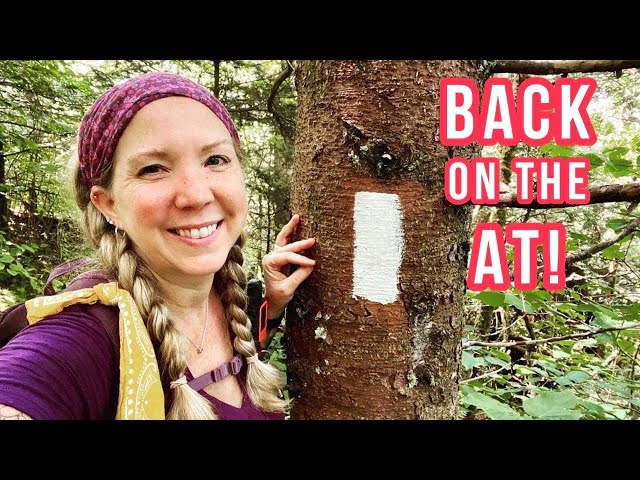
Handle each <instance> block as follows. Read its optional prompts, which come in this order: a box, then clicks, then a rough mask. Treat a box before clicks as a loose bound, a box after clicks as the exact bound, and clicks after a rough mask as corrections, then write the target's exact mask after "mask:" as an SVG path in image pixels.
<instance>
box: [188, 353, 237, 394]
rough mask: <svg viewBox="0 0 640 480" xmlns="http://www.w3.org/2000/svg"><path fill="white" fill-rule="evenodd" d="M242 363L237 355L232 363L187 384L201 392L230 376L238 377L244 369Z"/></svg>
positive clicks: (225, 364) (227, 363) (224, 364)
mask: <svg viewBox="0 0 640 480" xmlns="http://www.w3.org/2000/svg"><path fill="white" fill-rule="evenodd" d="M242 363H243V362H242V357H241V356H240V355H236V356H234V357H233V358H232V359H231V361H230V362H225V363H223V364H222V365H220V366H219V367H216V368H214V369H213V370H211V371H210V372H207V373H205V374H203V375H200V376H199V377H197V378H194V379H193V380H191V381H189V382H187V385H189V386H190V387H191V388H193V389H194V390H196V391H200V390H202V389H204V388H205V387H207V386H209V385H211V384H212V383H214V382H219V381H220V380H222V379H224V378H227V377H228V376H229V375H237V374H238V373H240V370H241V369H242Z"/></svg>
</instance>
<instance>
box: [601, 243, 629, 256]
mask: <svg viewBox="0 0 640 480" xmlns="http://www.w3.org/2000/svg"><path fill="white" fill-rule="evenodd" d="M600 253H601V254H602V256H603V257H604V258H606V259H607V260H613V259H614V258H624V255H625V254H624V252H622V251H620V245H617V244H614V245H611V246H610V247H607V248H605V249H604V250H602V252H600Z"/></svg>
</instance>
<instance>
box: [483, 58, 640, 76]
mask: <svg viewBox="0 0 640 480" xmlns="http://www.w3.org/2000/svg"><path fill="white" fill-rule="evenodd" d="M627 68H640V60H548V61H532V60H501V61H497V62H496V63H495V64H494V66H493V67H492V68H491V73H492V74H493V73H526V74H529V75H561V74H567V73H592V72H618V71H620V70H624V69H627Z"/></svg>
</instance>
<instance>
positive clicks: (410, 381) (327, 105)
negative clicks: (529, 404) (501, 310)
mask: <svg viewBox="0 0 640 480" xmlns="http://www.w3.org/2000/svg"><path fill="white" fill-rule="evenodd" d="M478 67H479V66H478V65H477V64H476V63H475V62H470V61H457V60H455V61H454V60H452V61H404V60H403V61H386V60H384V61H304V62H300V63H299V67H298V68H297V69H296V86H297V90H298V131H297V137H296V143H295V151H296V155H295V163H294V179H293V187H292V210H293V211H294V212H297V213H300V214H302V224H301V227H300V228H299V231H298V232H297V238H304V237H307V236H313V237H315V238H316V240H317V246H316V247H315V248H314V249H313V251H312V252H310V256H312V257H313V258H315V259H316V260H317V263H316V269H315V272H314V273H313V274H312V275H311V277H309V279H308V280H307V281H306V282H305V283H304V284H303V285H302V286H301V287H300V288H299V289H298V292H297V294H296V297H295V298H294V300H293V301H292V303H291V306H290V307H289V308H288V309H287V335H286V350H287V358H288V370H287V372H288V376H289V392H290V395H291V397H292V398H293V407H292V412H291V416H292V418H294V419H450V418H453V417H454V416H455V414H456V411H457V403H458V377H459V368H460V355H461V348H460V344H461V337H462V327H463V320H462V309H463V297H464V292H465V272H466V266H467V255H468V251H469V243H468V239H469V237H470V208H469V207H468V206H462V207H457V206H452V205H449V204H448V203H447V202H446V201H445V198H444V191H443V188H444V166H445V163H446V162H447V160H448V159H449V158H450V157H452V156H463V157H465V158H471V157H473V156H474V155H478V154H479V152H478V151H477V149H476V147H465V148H451V147H444V146H443V145H441V144H440V142H439V136H438V118H439V105H438V96H439V81H440V79H441V78H443V77H467V78H470V79H472V80H473V81H475V82H476V84H478V85H482V84H483V81H482V80H483V79H481V78H480V73H479V68H478ZM385 194H386V195H385ZM372 198H375V199H383V200H384V201H383V202H382V203H380V204H376V203H375V202H374V203H370V209H367V205H368V204H367V202H368V201H370V200H371V199H372ZM387 200H390V201H391V203H386V204H385V203H384V202H386V201H387ZM394 202H396V203H394ZM394 204H395V205H397V206H398V211H399V212H400V213H399V215H398V216H393V215H395V214H394V213H393V211H392V210H393V208H390V207H389V205H391V206H393V205H394ZM381 205H382V206H381ZM390 212H391V213H390ZM372 218H373V219H374V220H373V224H372V225H369V226H370V227H371V229H372V232H373V233H371V232H369V234H367V233H366V229H365V227H366V226H367V225H366V221H371V219H372ZM354 219H355V220H354ZM398 219H399V220H398ZM358 222H359V223H358ZM394 222H396V223H395V225H394ZM363 232H364V233H363ZM378 232H379V234H380V237H381V238H384V239H385V241H384V242H381V245H375V240H376V239H375V236H376V235H377V233H378ZM367 235H369V236H368V237H367ZM372 237H373V243H371V239H372ZM363 238H365V239H366V241H364V240H362V239H363ZM389 239H390V240H389ZM369 248H371V249H372V250H370V251H369V250H367V249H369ZM380 249H382V253H380ZM385 249H386V250H385ZM371 252H373V254H376V255H377V257H375V260H376V262H377V263H376V262H374V263H376V265H374V267H375V268H377V267H378V265H377V264H380V265H383V264H384V265H387V263H389V262H391V263H393V259H394V258H396V257H395V255H396V253H398V252H401V254H400V253H398V255H397V258H398V264H397V268H398V271H397V276H396V274H394V275H389V276H387V277H380V278H378V279H377V280H379V283H380V284H381V285H379V287H380V290H379V291H378V290H376V288H377V287H378V285H371V284H367V281H370V280H372V279H373V280H376V278H374V273H376V274H377V270H376V271H375V272H374V271H373V270H372V271H371V272H369V273H370V275H362V265H363V263H362V262H363V259H367V257H366V255H367V254H370V253H371ZM367 261H370V258H369V259H368V260H367ZM365 263H366V262H365ZM393 268H394V267H393V266H392V267H391V269H392V270H393ZM365 273H367V272H365ZM389 286H391V287H392V290H393V291H396V293H395V294H393V295H391V298H389V297H385V296H384V295H382V294H381V293H380V292H381V291H382V288H383V287H384V288H385V289H388V287H389ZM385 291H386V292H387V293H388V292H389V290H385Z"/></svg>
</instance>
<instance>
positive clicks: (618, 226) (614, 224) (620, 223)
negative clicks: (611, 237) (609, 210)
mask: <svg viewBox="0 0 640 480" xmlns="http://www.w3.org/2000/svg"><path fill="white" fill-rule="evenodd" d="M628 224H629V221H628V220H626V219H624V218H613V219H611V220H609V221H608V222H607V227H609V228H610V229H611V230H613V231H614V232H616V233H618V232H620V231H621V230H622V229H623V228H624V227H626V226H627V225H628Z"/></svg>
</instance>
